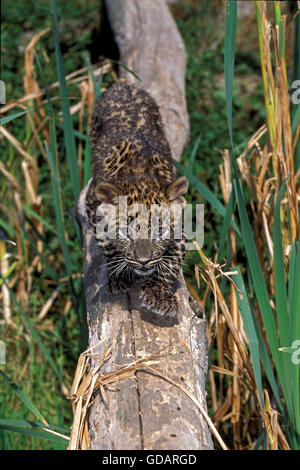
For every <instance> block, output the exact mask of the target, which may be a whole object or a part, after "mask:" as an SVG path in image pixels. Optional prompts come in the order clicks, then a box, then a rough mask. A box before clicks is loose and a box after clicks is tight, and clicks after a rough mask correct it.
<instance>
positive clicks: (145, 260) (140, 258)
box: [135, 255, 152, 264]
mask: <svg viewBox="0 0 300 470" xmlns="http://www.w3.org/2000/svg"><path fill="white" fill-rule="evenodd" d="M135 259H136V261H137V262H138V263H141V264H147V263H149V261H151V260H152V256H147V257H146V256H137V255H135Z"/></svg>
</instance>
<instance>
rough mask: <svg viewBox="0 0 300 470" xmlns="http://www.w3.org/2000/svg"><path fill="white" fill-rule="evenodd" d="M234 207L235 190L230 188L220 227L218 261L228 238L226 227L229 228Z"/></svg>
mask: <svg viewBox="0 0 300 470" xmlns="http://www.w3.org/2000/svg"><path fill="white" fill-rule="evenodd" d="M234 207H235V192H234V189H233V188H232V190H231V193H230V196H229V201H228V205H227V207H226V212H225V217H224V220H223V225H222V229H221V235H220V241H219V247H218V262H220V260H221V256H222V251H223V248H224V245H225V242H226V240H227V239H228V229H229V225H230V224H231V222H232V216H233V212H234Z"/></svg>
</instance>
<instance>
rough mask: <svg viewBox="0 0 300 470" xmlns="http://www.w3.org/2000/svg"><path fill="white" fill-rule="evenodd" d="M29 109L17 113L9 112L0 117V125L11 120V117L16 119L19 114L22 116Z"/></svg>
mask: <svg viewBox="0 0 300 470" xmlns="http://www.w3.org/2000/svg"><path fill="white" fill-rule="evenodd" d="M28 111H29V109H26V111H20V112H19V113H14V114H10V115H9V116H5V117H4V118H1V119H0V126H3V125H4V124H7V123H8V122H10V121H12V120H13V119H16V118H18V117H20V116H23V115H24V114H26V113H28Z"/></svg>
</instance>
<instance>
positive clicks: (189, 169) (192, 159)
mask: <svg viewBox="0 0 300 470" xmlns="http://www.w3.org/2000/svg"><path fill="white" fill-rule="evenodd" d="M201 137H202V133H201V134H200V135H199V136H198V137H197V139H196V142H195V144H194V147H193V150H192V152H191V155H190V158H189V161H188V166H187V170H186V171H187V177H188V178H189V177H190V175H192V174H193V166H194V162H195V157H196V154H197V151H198V147H199V144H200V141H201Z"/></svg>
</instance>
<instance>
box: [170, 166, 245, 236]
mask: <svg viewBox="0 0 300 470" xmlns="http://www.w3.org/2000/svg"><path fill="white" fill-rule="evenodd" d="M173 163H174V166H175V167H176V168H177V169H178V171H179V172H180V174H182V175H184V176H186V177H188V174H187V169H186V168H185V167H184V166H183V165H182V164H181V163H178V162H176V161H175V160H173ZM189 182H190V184H191V185H192V186H193V187H194V188H195V189H196V190H197V191H198V192H199V193H200V194H202V196H203V197H204V199H206V201H207V202H208V203H209V204H211V205H212V207H213V208H214V209H215V210H216V211H217V212H218V213H219V214H220V215H222V216H223V217H225V215H226V207H225V206H224V205H223V204H222V203H221V202H220V201H219V199H218V198H217V197H216V196H215V195H214V193H213V192H212V191H211V190H210V189H208V188H207V187H206V186H205V185H204V184H203V183H202V182H201V181H199V180H198V178H197V177H196V176H195V175H190V177H189ZM231 226H232V227H233V228H234V230H235V231H236V233H237V235H238V236H241V232H240V229H239V227H238V226H237V224H236V222H234V221H233V220H232V221H231Z"/></svg>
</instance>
